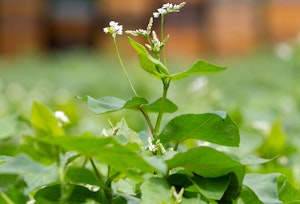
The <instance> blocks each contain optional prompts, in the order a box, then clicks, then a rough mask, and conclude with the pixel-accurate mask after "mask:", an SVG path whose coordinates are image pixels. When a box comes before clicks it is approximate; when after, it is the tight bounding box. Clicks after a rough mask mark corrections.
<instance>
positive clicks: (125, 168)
mask: <svg viewBox="0 0 300 204" xmlns="http://www.w3.org/2000/svg"><path fill="white" fill-rule="evenodd" d="M39 140H40V141H43V142H46V143H48V144H53V145H58V146H60V147H62V148H63V149H65V150H68V151H76V152H78V153H80V154H82V155H84V156H86V157H92V158H96V159H98V160H99V161H101V162H103V163H106V164H108V165H110V166H111V167H112V168H113V169H115V170H117V171H121V172H123V173H125V174H127V175H128V176H131V177H134V178H137V177H138V178H139V177H140V174H141V173H145V172H153V171H154V170H155V169H154V168H153V167H151V166H150V165H149V164H148V163H147V162H146V161H145V160H144V159H143V158H142V157H141V156H140V155H138V154H137V153H136V152H134V151H132V150H131V149H129V148H126V147H124V146H122V145H120V144H119V143H118V142H117V141H116V140H115V139H114V138H113V137H105V138H96V137H87V136H63V137H54V138H43V139H39Z"/></svg>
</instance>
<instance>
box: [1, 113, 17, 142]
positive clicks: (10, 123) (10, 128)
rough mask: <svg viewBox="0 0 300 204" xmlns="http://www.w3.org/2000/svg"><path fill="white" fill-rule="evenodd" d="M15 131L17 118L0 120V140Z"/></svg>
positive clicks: (11, 117)
mask: <svg viewBox="0 0 300 204" xmlns="http://www.w3.org/2000/svg"><path fill="white" fill-rule="evenodd" d="M16 131H17V117H16V116H10V117H6V118H1V119H0V140H4V139H7V138H9V137H11V136H13V135H14V133H15V132H16Z"/></svg>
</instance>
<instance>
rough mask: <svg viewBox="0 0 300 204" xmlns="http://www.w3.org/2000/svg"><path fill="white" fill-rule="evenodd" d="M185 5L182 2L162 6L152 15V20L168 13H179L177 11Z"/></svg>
mask: <svg viewBox="0 0 300 204" xmlns="http://www.w3.org/2000/svg"><path fill="white" fill-rule="evenodd" d="M184 5H185V2H182V3H180V4H174V5H173V4H171V3H167V4H164V5H163V6H162V7H161V8H159V9H157V12H154V13H153V17H154V18H158V17H159V16H160V15H161V16H164V15H166V14H168V13H174V12H179V10H180V9H181V8H182V7H183V6H184Z"/></svg>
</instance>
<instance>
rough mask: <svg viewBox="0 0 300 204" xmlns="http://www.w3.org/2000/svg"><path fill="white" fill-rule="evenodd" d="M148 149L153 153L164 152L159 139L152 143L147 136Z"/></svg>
mask: <svg viewBox="0 0 300 204" xmlns="http://www.w3.org/2000/svg"><path fill="white" fill-rule="evenodd" d="M148 149H149V151H150V152H153V153H156V152H157V151H159V152H160V153H161V154H164V153H165V152H166V150H165V148H164V146H163V145H162V144H161V143H160V140H157V141H156V143H155V144H153V143H152V138H151V137H148Z"/></svg>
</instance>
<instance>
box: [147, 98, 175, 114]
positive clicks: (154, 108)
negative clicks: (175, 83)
mask: <svg viewBox="0 0 300 204" xmlns="http://www.w3.org/2000/svg"><path fill="white" fill-rule="evenodd" d="M161 101H162V98H159V99H158V100H156V101H155V102H153V103H151V104H148V105H144V106H143V107H144V108H145V110H146V111H147V112H149V113H150V112H152V113H158V112H159V111H160V109H161ZM177 110H178V107H177V106H176V105H175V104H174V103H173V102H172V101H170V100H169V99H167V100H166V101H165V105H164V112H165V113H174V112H176V111H177Z"/></svg>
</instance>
